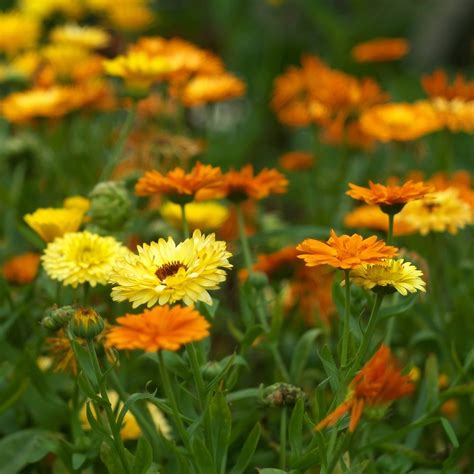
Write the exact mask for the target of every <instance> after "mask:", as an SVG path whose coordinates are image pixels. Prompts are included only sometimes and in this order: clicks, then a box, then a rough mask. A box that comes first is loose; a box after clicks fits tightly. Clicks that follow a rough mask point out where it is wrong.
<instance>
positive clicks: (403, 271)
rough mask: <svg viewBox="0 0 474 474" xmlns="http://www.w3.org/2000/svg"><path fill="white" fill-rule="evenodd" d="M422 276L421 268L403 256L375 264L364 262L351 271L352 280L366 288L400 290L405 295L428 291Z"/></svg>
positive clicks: (384, 291)
mask: <svg viewBox="0 0 474 474" xmlns="http://www.w3.org/2000/svg"><path fill="white" fill-rule="evenodd" d="M422 276H423V273H422V272H421V271H420V270H418V269H417V268H416V267H415V266H414V265H412V264H411V263H410V262H405V261H404V260H403V259H402V258H399V259H397V260H394V259H388V260H384V261H382V262H381V263H378V264H375V265H372V264H369V265H367V264H364V265H361V266H359V267H357V268H353V269H352V270H351V272H350V279H351V282H352V283H355V284H356V285H358V286H361V287H362V288H365V289H366V290H372V291H374V292H382V293H394V292H395V291H398V292H399V293H400V294H401V295H403V296H406V295H407V294H408V293H416V291H417V290H419V291H423V292H425V291H426V290H425V286H426V283H425V282H424V280H423V279H422V278H421V277H422Z"/></svg>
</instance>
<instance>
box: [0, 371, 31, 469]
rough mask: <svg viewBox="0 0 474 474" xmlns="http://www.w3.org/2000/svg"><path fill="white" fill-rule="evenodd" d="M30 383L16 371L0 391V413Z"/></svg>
mask: <svg viewBox="0 0 474 474" xmlns="http://www.w3.org/2000/svg"><path fill="white" fill-rule="evenodd" d="M29 384H30V379H29V377H26V376H25V375H24V374H23V373H20V372H18V373H16V374H15V376H14V377H13V379H12V380H11V383H10V384H8V385H7V387H5V388H4V389H3V390H2V391H1V392H0V413H3V412H4V411H6V410H8V409H9V408H10V407H11V406H12V405H13V404H14V403H16V401H17V400H18V399H19V398H20V397H21V396H22V395H23V393H24V392H25V390H26V389H27V388H28V386H29ZM0 472H1V471H0Z"/></svg>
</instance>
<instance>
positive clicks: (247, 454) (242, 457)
mask: <svg viewBox="0 0 474 474" xmlns="http://www.w3.org/2000/svg"><path fill="white" fill-rule="evenodd" d="M259 440H260V424H259V423H257V424H256V425H255V426H254V427H253V429H252V431H251V432H250V435H249V436H248V438H247V439H246V440H245V443H244V445H243V446H242V449H241V451H240V454H239V457H238V458H237V463H236V464H235V466H234V467H233V468H232V471H230V474H241V473H243V472H244V471H245V469H246V468H247V466H248V465H249V464H250V461H251V460H252V458H253V455H254V453H255V450H256V449H257V445H258V441H259Z"/></svg>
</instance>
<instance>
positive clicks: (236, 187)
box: [207, 165, 288, 202]
mask: <svg viewBox="0 0 474 474" xmlns="http://www.w3.org/2000/svg"><path fill="white" fill-rule="evenodd" d="M287 187H288V180H287V179H286V178H285V176H283V175H282V174H281V173H280V172H279V171H277V170H276V169H273V168H270V169H269V168H265V169H263V170H262V171H260V172H259V173H257V174H254V171H253V167H252V165H246V166H244V167H243V168H242V169H241V170H240V171H237V170H230V171H228V172H227V173H225V174H224V175H223V179H222V181H221V183H219V184H218V186H217V189H216V190H215V193H214V194H212V191H213V190H211V194H209V193H207V198H210V197H227V198H229V199H231V200H233V201H237V202H239V201H242V200H245V199H248V198H252V199H263V198H266V197H267V196H269V195H270V194H284V193H286V190H287Z"/></svg>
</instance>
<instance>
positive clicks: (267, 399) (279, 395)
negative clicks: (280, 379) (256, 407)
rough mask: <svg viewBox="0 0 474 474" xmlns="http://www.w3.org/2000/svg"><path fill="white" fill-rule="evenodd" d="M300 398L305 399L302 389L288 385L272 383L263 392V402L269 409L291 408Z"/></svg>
mask: <svg viewBox="0 0 474 474" xmlns="http://www.w3.org/2000/svg"><path fill="white" fill-rule="evenodd" d="M300 398H303V399H306V394H305V393H304V391H303V389H301V388H300V387H297V386H296V385H291V384H289V383H274V384H273V385H270V386H268V387H266V388H265V390H264V392H263V402H264V403H265V405H268V406H271V407H292V406H294V405H295V404H296V402H297V401H298V400H299V399H300Z"/></svg>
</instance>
